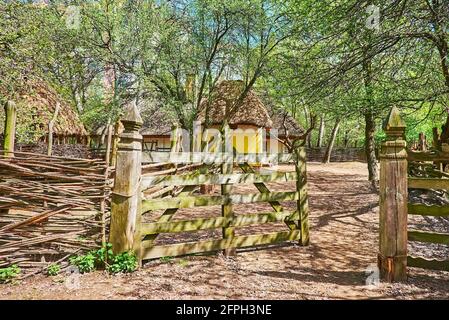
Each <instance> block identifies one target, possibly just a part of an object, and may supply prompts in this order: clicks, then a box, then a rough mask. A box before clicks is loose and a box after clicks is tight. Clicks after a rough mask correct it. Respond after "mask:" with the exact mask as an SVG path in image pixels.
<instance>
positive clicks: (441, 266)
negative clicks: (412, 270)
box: [407, 256, 449, 271]
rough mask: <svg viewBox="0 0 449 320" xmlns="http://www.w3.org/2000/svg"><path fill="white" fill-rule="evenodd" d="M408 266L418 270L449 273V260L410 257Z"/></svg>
mask: <svg viewBox="0 0 449 320" xmlns="http://www.w3.org/2000/svg"><path fill="white" fill-rule="evenodd" d="M407 265H408V266H410V267H416V268H423V269H430V270H442V271H449V260H435V259H424V258H421V257H412V256H408V257H407Z"/></svg>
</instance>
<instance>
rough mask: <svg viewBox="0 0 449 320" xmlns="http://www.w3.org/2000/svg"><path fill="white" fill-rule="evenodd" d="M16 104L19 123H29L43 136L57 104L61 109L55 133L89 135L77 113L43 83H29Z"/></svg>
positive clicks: (55, 125) (60, 134) (59, 134)
mask: <svg viewBox="0 0 449 320" xmlns="http://www.w3.org/2000/svg"><path fill="white" fill-rule="evenodd" d="M14 102H15V103H16V108H17V114H18V118H17V121H18V122H19V121H26V122H29V123H27V125H30V126H33V127H36V128H37V129H38V130H39V131H40V132H41V133H42V134H47V133H48V123H49V122H50V120H51V119H52V118H53V115H54V112H55V109H56V104H57V103H58V102H59V104H60V109H59V112H58V117H57V120H56V122H55V124H54V127H53V133H54V134H55V135H58V136H86V135H87V131H86V129H85V128H84V125H83V123H82V122H81V120H80V118H79V116H78V114H77V112H76V111H75V110H74V109H73V108H72V107H71V105H70V104H69V103H68V102H67V101H65V100H64V99H63V98H62V97H61V96H60V95H59V94H58V93H57V92H56V91H55V90H53V89H52V88H50V86H49V85H48V84H46V83H45V82H43V81H39V82H38V81H28V82H27V83H26V89H24V90H23V91H22V92H20V93H19V95H18V97H17V98H16V99H14ZM28 115H31V117H29V116H28ZM21 118H23V119H21ZM24 125H25V124H24Z"/></svg>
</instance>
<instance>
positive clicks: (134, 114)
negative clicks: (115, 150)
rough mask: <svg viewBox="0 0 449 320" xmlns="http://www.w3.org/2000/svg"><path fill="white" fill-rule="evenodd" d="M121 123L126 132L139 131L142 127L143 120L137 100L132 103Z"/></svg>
mask: <svg viewBox="0 0 449 320" xmlns="http://www.w3.org/2000/svg"><path fill="white" fill-rule="evenodd" d="M121 122H122V124H123V126H124V127H125V130H126V131H138V130H139V129H140V128H141V127H142V125H143V120H142V117H141V116H140V112H139V109H138V108H137V103H136V101H135V100H133V101H132V102H130V103H129V104H128V106H127V107H126V109H125V113H124V115H123V117H122V118H121Z"/></svg>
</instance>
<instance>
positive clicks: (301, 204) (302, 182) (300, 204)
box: [295, 148, 309, 246]
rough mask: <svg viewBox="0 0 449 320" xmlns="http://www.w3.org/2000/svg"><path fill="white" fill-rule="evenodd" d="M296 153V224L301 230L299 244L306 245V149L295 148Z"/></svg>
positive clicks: (307, 205) (307, 228) (307, 219)
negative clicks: (297, 195) (297, 214)
mask: <svg viewBox="0 0 449 320" xmlns="http://www.w3.org/2000/svg"><path fill="white" fill-rule="evenodd" d="M295 152H296V153H297V157H296V158H297V161H296V163H295V169H296V175H297V177H298V179H297V180H296V191H297V192H298V193H299V199H298V201H297V203H296V206H297V211H298V213H299V221H298V225H299V228H300V230H301V241H300V244H301V245H303V246H307V245H308V244H309V196H308V190H307V170H306V162H307V159H306V151H305V149H304V148H298V149H296V150H295Z"/></svg>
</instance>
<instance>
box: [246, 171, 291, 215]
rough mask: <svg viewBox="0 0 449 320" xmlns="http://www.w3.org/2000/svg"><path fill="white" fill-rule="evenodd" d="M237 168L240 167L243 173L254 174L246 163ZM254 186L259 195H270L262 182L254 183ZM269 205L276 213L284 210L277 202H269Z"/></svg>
mask: <svg viewBox="0 0 449 320" xmlns="http://www.w3.org/2000/svg"><path fill="white" fill-rule="evenodd" d="M239 167H240V169H242V170H243V172H246V173H255V171H254V169H253V168H252V167H251V166H250V165H249V164H248V163H241V164H239ZM254 186H255V187H256V188H257V190H259V192H261V193H270V190H269V189H268V187H267V186H266V185H265V184H264V183H262V182H259V183H254ZM269 204H270V205H271V207H272V208H273V209H274V211H276V212H282V211H283V210H284V209H283V208H282V205H281V204H280V203H279V202H278V201H270V202H269Z"/></svg>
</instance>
